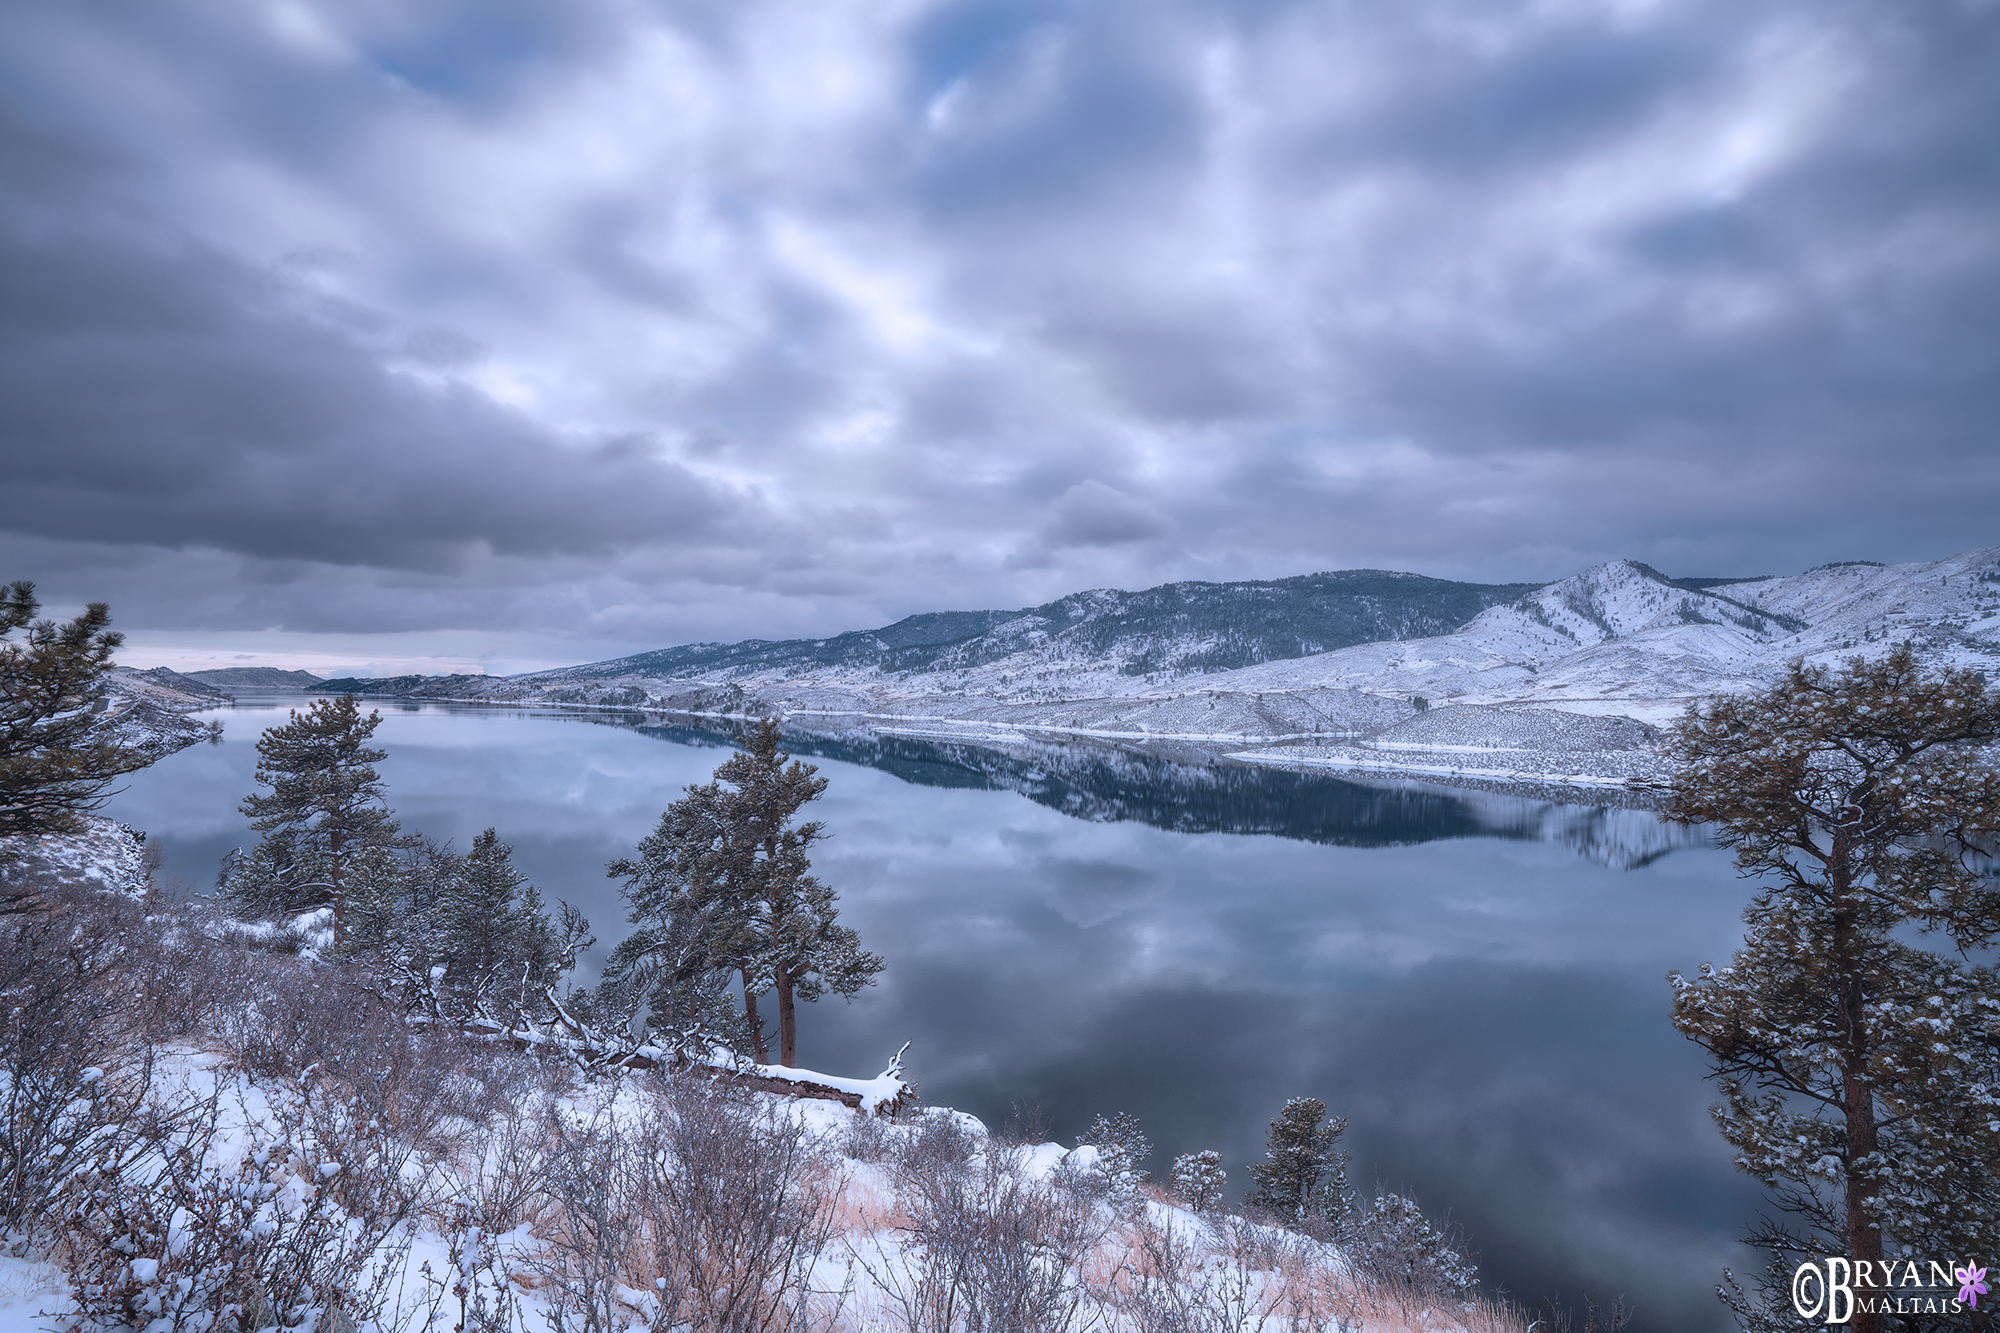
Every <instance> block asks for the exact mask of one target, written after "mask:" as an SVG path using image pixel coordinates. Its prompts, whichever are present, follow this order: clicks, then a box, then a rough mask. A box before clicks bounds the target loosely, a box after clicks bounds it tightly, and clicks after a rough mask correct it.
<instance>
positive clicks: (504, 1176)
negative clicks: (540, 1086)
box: [457, 1091, 555, 1232]
mask: <svg viewBox="0 0 2000 1333" xmlns="http://www.w3.org/2000/svg"><path fill="white" fill-rule="evenodd" d="M554 1119H555V1112H554V1110H553V1109H552V1105H551V1099H550V1097H549V1094H548V1093H547V1092H544V1093H543V1094H542V1095H541V1096H539V1097H530V1096H528V1095H525V1091H523V1092H522V1093H521V1094H519V1095H517V1096H515V1097H513V1098H508V1099H506V1100H504V1101H502V1102H501V1104H500V1105H499V1107H498V1108H497V1109H495V1110H494V1111H493V1112H492V1113H490V1114H489V1115H488V1116H487V1117H486V1118H485V1119H484V1120H483V1121H481V1123H480V1125H479V1130H478V1132H477V1133H476V1134H474V1135H472V1136H470V1137H469V1138H468V1139H467V1141H466V1142H465V1144H464V1145H463V1146H462V1148H461V1152H462V1154H463V1155H464V1156H465V1157H466V1158H467V1159H468V1160H469V1162H470V1172H469V1174H470V1176H471V1179H470V1180H469V1181H467V1182H465V1185H464V1187H463V1190H462V1193H463V1196H464V1197H463V1198H462V1199H460V1200H459V1201H458V1204H459V1205H462V1208H463V1210H464V1215H463V1216H462V1217H460V1218H458V1219H457V1221H458V1224H459V1226H460V1227H461V1228H463V1227H464V1226H478V1227H479V1228H481V1229H482V1230H484V1231H488V1232H505V1231H511V1230H513V1229H514V1228H515V1227H517V1226H519V1225H521V1223H523V1222H525V1221H531V1220H535V1218H536V1217H537V1215H538V1214H539V1211H540V1203H541V1201H542V1200H543V1199H545V1198H546V1196H547V1194H548V1186H549V1173H550V1170H551V1161H552V1159H551V1145H552V1143H553V1128H552V1125H553V1122H554Z"/></svg>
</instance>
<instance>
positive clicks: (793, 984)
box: [609, 718, 882, 1065]
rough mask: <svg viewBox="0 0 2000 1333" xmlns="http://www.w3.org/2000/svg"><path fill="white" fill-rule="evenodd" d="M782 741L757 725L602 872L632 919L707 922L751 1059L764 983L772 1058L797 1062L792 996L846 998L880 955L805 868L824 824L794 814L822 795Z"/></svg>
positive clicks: (767, 726) (809, 769)
mask: <svg viewBox="0 0 2000 1333" xmlns="http://www.w3.org/2000/svg"><path fill="white" fill-rule="evenodd" d="M779 744H780V738H779V735H778V724H777V722H776V721H774V720H773V719H770V718H765V719H764V720H763V721H761V722H759V723H758V724H757V727H756V728H755V730H753V731H752V732H751V733H750V735H749V736H747V737H745V738H744V740H743V743H742V749H740V750H739V751H738V752H737V753H736V754H735V755H733V756H731V757H730V758H729V759H728V760H727V761H726V762H725V763H723V764H722V766H721V767H719V768H717V769H716V770H715V777H714V780H713V781H710V782H707V783H704V784H702V785H700V786H696V787H689V788H688V789H687V795H686V796H684V797H683V798H682V799H681V800H678V801H676V802H674V803H673V804H672V805H671V806H669V807H667V809H666V811H665V813H663V814H662V815H661V816H660V823H659V826H658V827H657V828H655V829H654V831H653V832H652V833H650V834H648V835H647V836H646V837H645V838H643V839H641V840H640V843H639V848H638V853H639V854H638V856H637V857H636V858H625V857H621V858H620V859H618V860H616V861H613V862H612V863H611V865H610V867H609V873H610V874H611V876H612V877H613V878H616V879H623V880H625V881H626V888H625V897H626V901H627V903H628V904H630V907H631V919H632V921H633V923H634V924H635V925H640V926H649V925H650V926H658V925H660V924H663V923H664V922H665V921H667V920H668V919H669V918H671V917H672V916H673V915H674V914H675V913H677V912H682V913H684V912H689V911H692V912H694V913H695V914H696V915H697V917H698V918H700V919H705V920H707V921H708V922H709V923H710V927H711V929H712V930H713V932H714V934H713V937H712V939H711V940H710V941H709V942H708V947H707V949H706V950H705V952H706V954H707V956H708V957H710V958H711V959H713V960H715V961H716V962H717V963H718V965H721V966H728V967H732V968H735V969H736V970H738V971H739V972H740V973H741V975H742V978H743V1003H744V1012H745V1021H746V1022H747V1023H748V1025H749V1027H750V1029H751V1032H752V1034H753V1035H754V1037H755V1040H756V1042H757V1058H758V1059H759V1060H760V1061H761V1060H764V1059H766V1058H767V1053H766V1051H765V1048H764V1044H763V1024H762V1021H761V1019H760V1018H759V1017H758V1013H757V995H758V992H760V991H762V990H764V989H766V988H767V987H768V988H770V989H773V990H775V991H776V992H777V999H778V1059H779V1062H780V1063H781V1064H785V1065H796V1064H797V1063H798V1019H797V1014H796V1010H795V1005H796V1003H797V1002H798V1001H801V1000H803V1001H812V1000H817V999H818V998H819V997H820V996H821V995H823V994H825V993H826V992H827V991H832V992H833V993H834V994H836V995H845V996H849V997H851V996H853V995H854V993H855V992H856V991H858V990H860V989H861V988H862V987H863V986H866V985H869V984H871V983H872V982H873V980H874V978H875V974H876V973H878V972H880V971H881V970H882V960H881V958H880V957H878V956H877V955H875V954H872V953H869V952H867V951H866V950H864V949H863V948H862V947H861V937H860V936H858V935H856V934H855V933H854V931H853V930H851V929H849V928H848V927H846V926H843V925H840V924H838V922H837V921H836V918H837V917H838V915H839V910H838V908H837V907H836V906H835V901H836V900H835V895H834V892H833V890H832V889H831V888H829V887H828V886H826V885H825V884H823V883H821V882H820V881H819V880H818V879H816V878H814V877H813V875H812V874H811V873H810V872H811V869H812V862H811V861H810V860H809V859H808V858H807V856H806V852H807V850H808V849H809V848H810V847H811V846H812V845H813V844H814V843H815V842H817V841H819V839H821V838H822V837H824V836H825V834H826V826H825V825H823V824H821V823H819V822H818V821H808V822H806V823H803V824H795V823H794V822H793V820H794V819H795V818H796V817H797V815H798V813H799V811H800V810H801V809H802V808H803V807H804V806H805V805H806V803H807V802H809V801H814V800H817V799H819V796H820V794H821V793H822V792H824V791H825V790H826V779H825V778H822V777H818V776H816V774H817V772H818V770H817V769H816V768H815V767H814V766H813V765H811V764H807V763H800V762H796V761H793V760H792V757H791V756H790V755H789V754H787V753H785V752H784V751H783V750H781V749H780V748H779Z"/></svg>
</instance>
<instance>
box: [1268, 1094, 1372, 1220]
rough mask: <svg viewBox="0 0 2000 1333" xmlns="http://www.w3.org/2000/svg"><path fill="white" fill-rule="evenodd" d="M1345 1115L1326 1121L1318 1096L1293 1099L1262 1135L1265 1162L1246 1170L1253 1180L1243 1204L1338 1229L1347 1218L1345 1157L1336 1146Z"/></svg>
mask: <svg viewBox="0 0 2000 1333" xmlns="http://www.w3.org/2000/svg"><path fill="white" fill-rule="evenodd" d="M1346 1129H1347V1117H1345V1116H1335V1117H1334V1118H1333V1119H1331V1120H1329V1119H1328V1118H1327V1114H1326V1103H1325V1102H1322V1101H1321V1100H1320V1099H1319V1098H1317V1097H1293V1098H1291V1099H1290V1100H1288V1101H1287V1102H1286V1103H1285V1106H1284V1109H1283V1110H1282V1111H1280V1112H1278V1118H1277V1119H1276V1120H1273V1121H1272V1122H1271V1127H1270V1129H1269V1130H1267V1131H1266V1133H1265V1136H1264V1140H1265V1159H1264V1161H1262V1162H1260V1163H1258V1164H1256V1165H1254V1166H1252V1167H1251V1168H1250V1178H1251V1179H1252V1180H1254V1181H1256V1182H1257V1184H1256V1187H1255V1188H1254V1189H1252V1190H1251V1191H1250V1193H1249V1195H1248V1197H1247V1198H1246V1200H1245V1202H1247V1203H1249V1204H1250V1205H1251V1206H1252V1207H1256V1208H1268V1209H1270V1210H1271V1211H1272V1212H1273V1213H1276V1214H1277V1215H1278V1216H1279V1217H1281V1218H1283V1219H1284V1220H1285V1221H1286V1222H1287V1223H1291V1224H1294V1225H1300V1226H1305V1227H1308V1228H1313V1229H1320V1228H1338V1227H1339V1226H1340V1224H1341V1223H1342V1221H1344V1220H1345V1218H1346V1216H1347V1211H1348V1206H1349V1202H1350V1200H1349V1191H1348V1187H1347V1154H1346V1153H1344V1152H1342V1151H1340V1149H1339V1148H1338V1147H1336V1146H1335V1145H1336V1144H1338V1143H1339V1141H1340V1136H1341V1134H1343V1133H1344V1132H1346Z"/></svg>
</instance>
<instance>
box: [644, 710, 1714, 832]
mask: <svg viewBox="0 0 2000 1333" xmlns="http://www.w3.org/2000/svg"><path fill="white" fill-rule="evenodd" d="M605 720H607V721H608V720H610V719H608V718H607V719H605ZM621 721H623V722H624V725H628V726H633V727H634V729H635V730H637V731H640V732H643V733H644V734H646V735H648V736H656V737H658V738H659V739H661V740H666V741H673V742H675V743H677V744H681V745H697V746H720V745H726V744H728V743H729V736H730V735H732V734H733V733H734V732H735V731H737V730H740V728H733V727H728V726H727V725H726V724H721V725H713V724H712V725H710V726H702V727H692V726H661V725H647V724H645V723H644V722H643V721H641V720H640V719H639V718H638V717H637V716H636V715H628V717H627V718H623V719H621ZM703 721H704V722H708V719H703ZM785 744H786V746H787V747H788V748H789V749H791V750H792V751H793V752H794V753H796V754H798V755H801V756H811V757H815V758H822V759H836V760H840V761H842V762H844V763H850V764H864V765H866V766H868V767H870V768H879V769H881V770H882V771H884V772H886V773H891V774H893V775H895V776H896V777H899V778H901V779H902V780H903V781H905V782H910V783H915V784H917V785H919V786H925V787H961V788H969V789H972V790H976V791H1012V792H1018V793H1020V794H1021V795H1023V796H1025V797H1027V798H1028V799H1029V800H1031V801H1035V802H1038V803H1039V804H1042V805H1046V806H1048V807H1050V808H1051V809H1055V810H1060V811H1062V812H1063V813H1064V814H1066V815H1072V816H1074V817H1075V818H1078V819H1088V820H1096V821H1104V822H1109V821H1116V820H1137V821H1139V822H1141V823H1146V824H1151V825H1153V826H1154V827H1155V828H1163V829H1170V830H1172V831H1174V832H1176V833H1245V834H1255V833H1267V834H1273V835H1275V836H1277V837H1281V838H1297V839H1299V840H1301V841H1304V842H1318V843H1328V844H1332V845H1335V846H1342V847H1393V846H1399V845H1405V844H1410V843H1419V842H1433V841H1437V840H1439V839H1443V838H1507V839H1513V840H1518V841H1527V842H1553V843H1557V844H1559V845H1561V846H1563V847H1567V848H1569V849H1570V850H1572V851H1574V852H1576V853H1577V854H1578V855H1579V856H1582V857H1584V858H1586V859H1588V860H1590V861H1594V862H1596V863H1598V864H1599V865H1605V866H1611V867H1613V868H1615V869H1630V868H1632V867H1635V866H1641V865H1645V864H1646V863H1647V862H1649V861H1652V860H1655V859H1657V858H1659V857H1661V856H1664V855H1666V854H1667V853H1668V852H1670V851H1672V850H1674V849H1675V848H1678V847H1691V846H1701V845H1705V844H1706V842H1707V839H1706V837H1705V836H1704V835H1702V834H1701V833H1700V832H1698V831H1696V830H1693V829H1686V828H1682V827H1680V826H1678V825H1674V824H1669V823H1667V822H1665V821H1664V820H1662V819H1660V818H1659V817H1658V816H1657V815H1655V814H1653V813H1652V812H1650V811H1647V810H1623V809H1615V808H1609V807H1603V806H1588V805H1565V804H1561V803H1558V802H1554V801H1538V800H1532V799H1528V798H1525V797H1517V796H1503V795H1497V794H1493V793H1488V792H1478V791H1456V790H1448V789H1441V788H1437V787H1429V786H1424V785H1421V784H1417V783H1391V782H1382V783H1370V782H1357V781H1351V780H1348V779H1344V778H1335V777H1328V776H1324V775H1321V774H1315V773H1294V772H1287V771H1284V770H1281V769H1271V768H1253V767H1248V766H1238V765H1215V764H1191V763H1180V762H1176V761H1174V760H1171V759H1167V758H1162V757H1159V756H1156V755H1147V754H1133V753H1130V752H1128V751H1124V750H1116V749H1110V748H1102V747H1096V746H1083V745H1041V744H1020V743H1010V744H1007V745H1005V746H1004V747H1003V748H993V747H989V746H984V745H973V744H969V743H966V742H963V741H951V740H931V739H925V738H921V737H914V736H898V735H884V734H881V733H879V732H872V731H864V730H853V731H842V732H836V733H819V734H815V733H812V732H806V731H800V730H796V729H794V730H790V731H788V732H787V733H786V737H785Z"/></svg>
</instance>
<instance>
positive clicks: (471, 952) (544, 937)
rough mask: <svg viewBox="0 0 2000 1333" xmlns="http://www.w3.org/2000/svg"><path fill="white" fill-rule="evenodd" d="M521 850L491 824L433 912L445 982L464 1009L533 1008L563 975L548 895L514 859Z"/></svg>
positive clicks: (456, 1003) (458, 1006) (457, 1005)
mask: <svg viewBox="0 0 2000 1333" xmlns="http://www.w3.org/2000/svg"><path fill="white" fill-rule="evenodd" d="M513 852H514V849H513V848H511V847H509V846H508V845H507V844H506V843H504V842H501V841H500V835H499V833H498V831H497V830H494V829H491V828H489V829H487V830H486V831H485V832H483V833H481V834H480V835H479V836H478V837H476V838H474V839H473V840H472V847H471V849H470V850H468V851H467V852H466V854H465V857H464V859H463V860H462V861H461V862H460V863H459V865H458V867H457V870H458V873H457V875H456V876H455V877H454V879H453V880H452V881H451V882H450V883H449V884H448V885H447V886H446V888H445V890H444V892H443V894H442V895H441V899H440V901H439V902H438V903H437V904H436V905H435V906H433V907H432V908H431V909H430V911H429V913H428V915H429V917H430V920H431V921H432V923H433V938H434V940H435V947H436V950H437V956H438V958H439V959H441V960H442V961H443V963H444V967H445V975H444V986H445V990H446V992H447V993H448V994H449V995H450V997H451V1003H452V1007H453V1009H454V1010H455V1011H456V1012H460V1013H480V1012H485V1011H486V1010H488V1009H490V1008H492V1007H494V1006H496V1005H500V1006H504V1007H505V1008H507V1009H510V1010H513V1011H517V1012H518V1011H523V1010H526V1009H528V1008H529V1007H530V1000H531V997H532V996H534V995H536V994H537V993H539V992H540V990H541V988H542V986H543V985H545V984H547V983H549V982H552V981H554V980H555V978H556V962H557V956H558V952H559V946H558V943H557V940H556V931H555V927H554V926H553V925H551V924H550V922H549V915H548V912H547V910H546V909H545V908H544V907H543V905H542V896H541V893H540V891H539V890H537V889H536V888H535V886H534V885H533V884H530V883H529V882H528V877H527V876H526V875H525V874H523V873H521V871H520V869H519V868H518V867H516V866H515V865H514V863H513V860H512V857H513Z"/></svg>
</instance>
